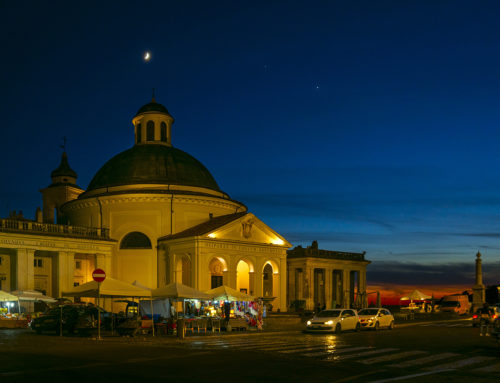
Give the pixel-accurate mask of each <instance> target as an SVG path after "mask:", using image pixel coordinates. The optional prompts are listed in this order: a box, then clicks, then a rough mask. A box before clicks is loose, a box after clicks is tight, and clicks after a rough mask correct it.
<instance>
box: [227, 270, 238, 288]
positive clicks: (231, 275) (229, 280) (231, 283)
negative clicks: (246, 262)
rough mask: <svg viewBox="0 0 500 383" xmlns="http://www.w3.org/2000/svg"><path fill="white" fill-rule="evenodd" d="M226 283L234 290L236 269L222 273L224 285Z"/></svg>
mask: <svg viewBox="0 0 500 383" xmlns="http://www.w3.org/2000/svg"><path fill="white" fill-rule="evenodd" d="M226 283H227V286H229V287H231V288H233V289H236V269H234V268H231V269H229V270H227V271H224V284H226Z"/></svg>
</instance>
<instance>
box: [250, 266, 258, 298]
mask: <svg viewBox="0 0 500 383" xmlns="http://www.w3.org/2000/svg"><path fill="white" fill-rule="evenodd" d="M255 278H256V276H255V272H254V271H249V272H248V294H250V295H254V293H255V284H256V283H257V281H256V279H255Z"/></svg>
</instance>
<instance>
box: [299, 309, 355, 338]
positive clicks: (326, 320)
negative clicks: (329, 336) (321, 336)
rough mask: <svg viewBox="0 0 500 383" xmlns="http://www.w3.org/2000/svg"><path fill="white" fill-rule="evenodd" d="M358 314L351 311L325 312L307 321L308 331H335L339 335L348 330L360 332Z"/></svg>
mask: <svg viewBox="0 0 500 383" xmlns="http://www.w3.org/2000/svg"><path fill="white" fill-rule="evenodd" d="M360 329H361V325H360V324H359V319H358V314H356V310H351V309H331V310H323V311H321V312H319V313H318V314H316V316H315V317H314V318H312V319H311V320H308V321H307V328H306V330H307V331H335V332H336V333H337V334H339V333H340V332H342V331H346V330H355V331H359V330H360Z"/></svg>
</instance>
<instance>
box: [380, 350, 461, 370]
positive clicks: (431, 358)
mask: <svg viewBox="0 0 500 383" xmlns="http://www.w3.org/2000/svg"><path fill="white" fill-rule="evenodd" d="M454 356H459V354H455V353H453V352H444V353H442V354H436V355H429V356H426V357H424V358H419V359H412V360H407V361H406V362H401V363H395V364H391V365H389V367H399V368H404V367H410V366H418V365H420V364H426V363H431V362H434V361H435V360H441V359H447V358H452V357H454Z"/></svg>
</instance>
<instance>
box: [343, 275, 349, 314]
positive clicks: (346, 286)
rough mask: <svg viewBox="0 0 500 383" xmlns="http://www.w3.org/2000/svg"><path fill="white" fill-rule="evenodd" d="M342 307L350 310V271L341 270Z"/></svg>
mask: <svg viewBox="0 0 500 383" xmlns="http://www.w3.org/2000/svg"><path fill="white" fill-rule="evenodd" d="M342 274H343V275H342V280H343V283H342V288H343V291H342V296H343V299H342V307H343V308H345V309H349V308H351V290H350V289H351V270H346V269H344V270H342Z"/></svg>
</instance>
